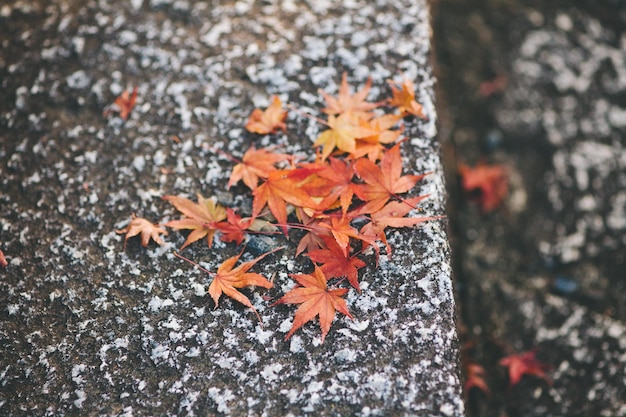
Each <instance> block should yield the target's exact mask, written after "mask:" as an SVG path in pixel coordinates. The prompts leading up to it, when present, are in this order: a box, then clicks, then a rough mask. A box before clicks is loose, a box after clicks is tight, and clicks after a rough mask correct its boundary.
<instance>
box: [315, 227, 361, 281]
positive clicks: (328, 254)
mask: <svg viewBox="0 0 626 417" xmlns="http://www.w3.org/2000/svg"><path fill="white" fill-rule="evenodd" d="M322 239H323V241H324V243H325V244H326V247H325V248H324V249H316V250H312V251H310V252H308V253H307V256H308V257H309V258H310V259H311V260H312V261H314V262H317V263H318V264H319V267H320V269H321V270H322V272H323V273H324V275H325V276H326V278H327V279H330V278H340V277H347V278H348V282H349V283H350V285H352V286H353V287H354V288H355V289H356V290H357V291H359V292H361V288H360V287H359V272H358V269H359V268H363V267H364V266H365V265H366V264H365V262H363V261H362V260H361V259H359V258H357V257H356V256H347V255H346V253H345V251H344V249H343V248H342V247H340V246H339V244H338V243H337V241H336V240H335V239H333V238H331V237H330V236H323V237H322Z"/></svg>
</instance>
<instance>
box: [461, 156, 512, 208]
mask: <svg viewBox="0 0 626 417" xmlns="http://www.w3.org/2000/svg"><path fill="white" fill-rule="evenodd" d="M459 174H460V175H461V186H462V187H463V190H465V192H468V193H472V192H477V194H476V195H475V196H474V199H475V200H476V201H477V202H478V205H479V206H480V208H481V210H482V212H483V213H488V212H490V211H493V210H495V209H496V208H498V207H499V206H500V204H502V201H503V200H504V198H505V197H506V195H507V193H508V191H509V187H508V183H507V174H506V168H505V167H504V166H502V165H487V164H484V163H479V164H478V165H476V167H474V168H472V167H469V166H467V165H465V164H461V165H459Z"/></svg>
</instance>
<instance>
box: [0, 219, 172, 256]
mask: <svg viewBox="0 0 626 417" xmlns="http://www.w3.org/2000/svg"><path fill="white" fill-rule="evenodd" d="M132 218H133V219H132V220H131V221H130V223H129V224H128V226H126V227H125V228H124V229H122V230H116V231H115V232H116V233H118V234H123V233H126V236H125V237H124V250H126V241H127V240H128V239H129V238H131V237H133V236H137V235H138V234H141V246H143V247H144V248H146V247H148V243H149V242H150V239H152V240H154V241H155V242H156V243H157V244H159V245H162V244H163V240H161V237H160V236H159V235H165V236H167V231H166V230H164V229H161V228H160V227H159V226H160V225H159V224H155V223H151V222H150V221H148V220H146V219H144V218H142V217H137V216H135V214H134V213H133V214H132ZM0 255H1V253H0ZM0 261H1V259H0Z"/></svg>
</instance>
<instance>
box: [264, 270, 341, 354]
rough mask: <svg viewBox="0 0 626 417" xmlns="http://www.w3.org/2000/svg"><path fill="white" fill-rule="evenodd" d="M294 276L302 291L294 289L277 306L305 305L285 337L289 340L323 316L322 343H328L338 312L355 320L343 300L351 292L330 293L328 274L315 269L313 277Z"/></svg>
mask: <svg viewBox="0 0 626 417" xmlns="http://www.w3.org/2000/svg"><path fill="white" fill-rule="evenodd" d="M290 276H291V277H292V278H293V279H294V280H296V281H297V282H298V284H300V285H301V287H296V288H293V289H292V290H291V291H289V292H288V293H287V294H285V295H284V296H282V297H281V298H280V299H279V300H278V301H276V302H275V303H274V304H273V305H277V304H302V305H301V306H300V307H298V310H297V311H296V315H295V317H294V320H293V324H292V326H291V329H290V330H289V332H288V333H287V335H286V336H285V340H287V339H289V338H290V337H291V335H293V334H294V332H295V331H296V330H298V329H299V328H300V327H302V326H303V325H304V324H305V323H307V322H309V321H311V320H313V319H314V318H315V317H316V316H319V321H320V328H321V329H322V343H324V339H325V338H326V335H327V334H328V332H329V331H330V325H331V323H332V322H333V319H334V318H335V312H337V311H338V312H340V313H342V314H345V315H346V316H348V317H350V318H352V316H351V315H350V312H349V311H348V306H347V305H346V300H344V299H343V298H341V296H342V295H345V294H346V293H347V292H348V289H347V288H337V289H328V285H327V283H326V277H325V276H324V272H322V270H321V269H320V268H319V267H318V266H315V271H313V273H312V274H291V275H290Z"/></svg>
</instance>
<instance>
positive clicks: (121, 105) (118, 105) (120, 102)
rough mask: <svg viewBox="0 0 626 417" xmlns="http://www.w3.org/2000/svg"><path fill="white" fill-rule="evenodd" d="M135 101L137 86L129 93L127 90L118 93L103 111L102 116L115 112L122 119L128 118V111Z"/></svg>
mask: <svg viewBox="0 0 626 417" xmlns="http://www.w3.org/2000/svg"><path fill="white" fill-rule="evenodd" d="M136 103H137V87H135V88H133V92H132V93H129V92H128V91H124V92H123V93H122V94H120V95H119V96H118V97H117V98H116V99H115V101H114V102H113V105H112V106H111V107H110V108H108V109H106V110H105V111H104V116H108V115H109V114H111V113H114V112H117V113H119V115H120V117H121V118H122V120H128V116H130V112H131V111H132V110H133V108H134V107H135V104H136Z"/></svg>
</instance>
